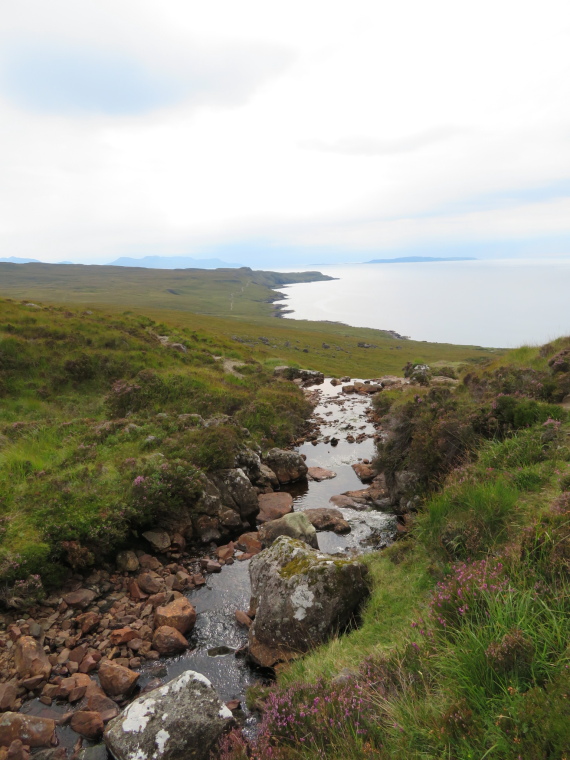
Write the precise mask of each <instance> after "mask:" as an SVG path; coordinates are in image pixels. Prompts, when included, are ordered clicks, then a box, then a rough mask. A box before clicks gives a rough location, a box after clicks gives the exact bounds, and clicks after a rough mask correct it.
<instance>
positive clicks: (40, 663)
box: [14, 636, 52, 680]
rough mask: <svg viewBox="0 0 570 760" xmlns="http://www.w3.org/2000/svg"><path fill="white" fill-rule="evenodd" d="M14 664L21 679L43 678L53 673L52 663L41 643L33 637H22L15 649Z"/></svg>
mask: <svg viewBox="0 0 570 760" xmlns="http://www.w3.org/2000/svg"><path fill="white" fill-rule="evenodd" d="M14 664H15V666H16V670H17V671H18V675H19V676H20V678H29V677H32V676H43V677H44V678H45V679H46V680H47V679H48V678H49V675H50V673H51V667H52V666H51V663H50V661H49V660H48V658H47V655H46V653H45V652H44V650H43V648H42V647H41V645H40V643H39V641H37V640H36V639H34V638H32V637H31V636H21V637H20V638H19V639H18V641H17V642H16V646H15V649H14Z"/></svg>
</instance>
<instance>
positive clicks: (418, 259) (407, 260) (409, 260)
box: [363, 256, 477, 264]
mask: <svg viewBox="0 0 570 760" xmlns="http://www.w3.org/2000/svg"><path fill="white" fill-rule="evenodd" d="M424 261H477V259H476V258H474V257H473V256H449V257H448V258H445V259H438V258H435V257H434V256H402V257H401V258H399V259H372V261H364V262H363V263H364V264H418V263H422V262H424Z"/></svg>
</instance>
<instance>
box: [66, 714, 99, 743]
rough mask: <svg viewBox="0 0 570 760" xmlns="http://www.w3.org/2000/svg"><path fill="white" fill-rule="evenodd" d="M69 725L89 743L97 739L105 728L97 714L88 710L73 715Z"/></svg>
mask: <svg viewBox="0 0 570 760" xmlns="http://www.w3.org/2000/svg"><path fill="white" fill-rule="evenodd" d="M70 725H71V728H72V729H73V730H74V731H76V732H77V733H78V734H80V735H81V736H84V737H85V738H86V739H89V740H91V741H93V740H95V739H98V738H99V737H100V736H101V735H102V733H103V730H104V728H105V725H104V723H103V719H102V718H101V716H100V715H99V713H98V712H92V711H90V710H78V711H77V712H76V713H73V715H72V716H71V722H70Z"/></svg>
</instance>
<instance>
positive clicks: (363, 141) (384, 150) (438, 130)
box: [300, 126, 467, 156]
mask: <svg viewBox="0 0 570 760" xmlns="http://www.w3.org/2000/svg"><path fill="white" fill-rule="evenodd" d="M466 131H467V130H466V129H465V128H463V127H452V126H442V127H433V128H432V129H426V130H424V131H423V132H418V133H417V134H415V135H409V136H408V137H401V138H396V139H394V140H378V139H376V138H374V137H342V138H341V139H340V140H337V141H336V142H333V143H330V142H329V143H327V142H325V141H324V140H304V141H303V142H302V143H300V147H302V148H306V149H308V150H319V151H323V152H325V153H341V154H345V155H350V156H390V155H394V154H398V153H410V152H412V151H415V150H421V149H422V148H425V147H427V146H429V145H433V144H435V143H439V142H443V141H445V140H449V139H450V138H452V137H456V136H457V135H460V134H464V133H465V132H466Z"/></svg>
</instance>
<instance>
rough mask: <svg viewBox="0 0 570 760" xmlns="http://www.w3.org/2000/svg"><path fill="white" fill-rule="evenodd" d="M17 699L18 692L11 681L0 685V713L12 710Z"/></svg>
mask: <svg viewBox="0 0 570 760" xmlns="http://www.w3.org/2000/svg"><path fill="white" fill-rule="evenodd" d="M17 698H18V692H17V689H16V684H15V683H14V682H13V681H7V682H5V683H0V712H6V710H13V709H14V703H15V702H16V699H17Z"/></svg>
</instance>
